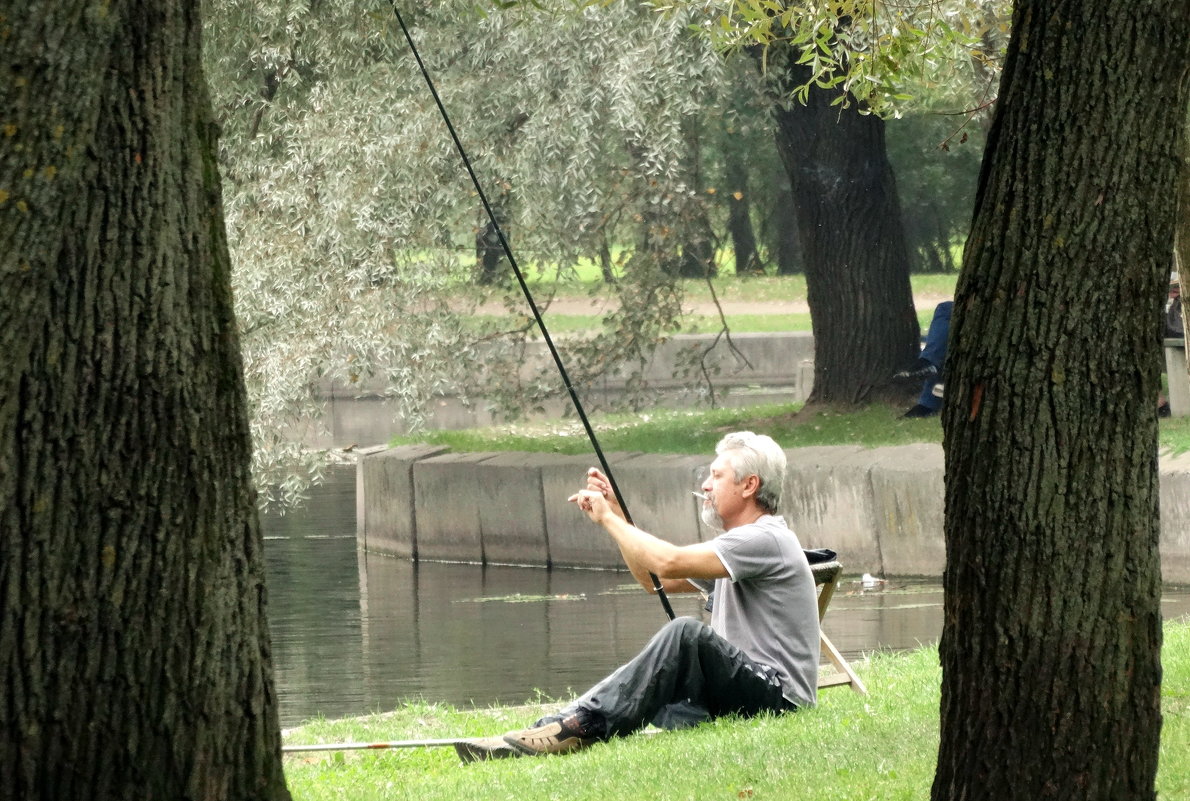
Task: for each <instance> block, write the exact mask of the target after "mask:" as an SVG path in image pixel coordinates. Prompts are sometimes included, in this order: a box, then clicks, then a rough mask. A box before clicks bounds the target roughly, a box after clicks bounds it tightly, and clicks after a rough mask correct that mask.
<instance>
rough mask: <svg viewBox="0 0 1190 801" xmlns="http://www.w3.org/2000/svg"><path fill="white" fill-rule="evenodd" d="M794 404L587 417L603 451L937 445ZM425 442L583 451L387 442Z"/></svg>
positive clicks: (444, 436)
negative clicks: (744, 444)
mask: <svg viewBox="0 0 1190 801" xmlns="http://www.w3.org/2000/svg"><path fill="white" fill-rule="evenodd" d="M801 409H802V406H801V404H797V403H794V404H770V405H761V406H749V407H746V408H738V409H736V408H732V409H677V410H671V409H660V410H652V411H649V412H641V413H630V414H610V415H609V414H600V415H592V416H591V424H592V426H593V427H594V429H595V433H596V435H597V437H598V439H599V444H600V446H601V447H602V448H603V450H605V451H643V452H646V453H693V454H707V453H713V452H714V449H715V443H716V442H718V441H719V439H720V437H722V436H723V434H725V433H727V432H728V431H736V430H741V429H748V430H752V431H757V432H759V433H764V434H768V435H769V436H771V437H772V438H773V439H775V440H776V441H777V442H779V443H781V446H782V447H785V448H804V447H808V446H811V445H859V446H860V447H864V448H878V447H886V446H890V445H908V444H911V443H915V442H938V443H941V442H942V426H941V424H940V421H939V419H938V418H937V417H928V418H925V419H916V420H902V419H900V414H901V412H903V411H904V410H903V409H901V408H899V407H898V408H893V407H890V406H882V405H879V404H873V405H870V406H865V407H861V408H858V409H855V410H848V411H847V412H841V411H833V410H830V409H823V410H819V411H815V412H813V413H799V412H801ZM417 442H426V443H431V444H436V445H447V446H449V447H450V448H452V449H453V450H456V451H530V452H546V453H568V454H582V453H590V452H591V444H590V442H589V441H588V439H587V435H586V432H585V431H584V430H583V427H582V425H580V424H579V423H578V422H577V421H573V420H564V421H548V422H540V423H510V424H507V425H501V426H491V427H487V428H470V429H461V430H455V431H423V432H421V433H419V434H413V435H407V436H400V437H395V438H394V439H393V440H392V441H391V443H390V444H392V445H404V444H410V443H417ZM1159 442H1160V446H1161V449H1162V450H1163V451H1169V452H1171V453H1175V454H1176V453H1184V452H1186V451H1190V417H1177V418H1165V419H1163V420H1161V429H1160V438H1159Z"/></svg>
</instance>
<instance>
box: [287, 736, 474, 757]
mask: <svg viewBox="0 0 1190 801" xmlns="http://www.w3.org/2000/svg"><path fill="white" fill-rule="evenodd" d="M465 742H467V741H466V740H465V739H462V738H444V739H440V740H389V741H387V742H376V743H316V744H314V745H283V746H281V752H282V753H284V754H301V753H306V752H312V751H383V750H387V749H390V748H439V747H442V746H447V745H457V744H458V743H465Z"/></svg>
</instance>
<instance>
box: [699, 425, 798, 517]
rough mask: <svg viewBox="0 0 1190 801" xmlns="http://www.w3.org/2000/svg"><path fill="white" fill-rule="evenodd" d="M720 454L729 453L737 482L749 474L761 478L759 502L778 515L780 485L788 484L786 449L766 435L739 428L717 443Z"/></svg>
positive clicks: (766, 509)
mask: <svg viewBox="0 0 1190 801" xmlns="http://www.w3.org/2000/svg"><path fill="white" fill-rule="evenodd" d="M715 453H716V454H718V455H719V456H723V455H727V456H728V458H729V459H730V460H731V469H732V471H733V472H734V473H735V480H736V482H740V481H743V480H744V479H745V478H747V477H748V476H753V475H754V476H756V477H757V478H759V479H760V489H759V490H758V491H757V493H756V502H757V503H758V504H759V505H760V508H762V509H764V511H766V512H768V513H769V514H771V515H775V514H776V513H777V510H778V509H779V508H780V506H781V487H782V486H783V485H784V484H785V464H786V462H785V451H783V450H781V446H780V445H778V444H777V443H776V442H774V441H773V438H772V437H769V436H766V435H764V434H753V433H752V432H751V431H736V432H733V433H731V434H728V435H727V436H725V437H724V438H723V439H721V440H719V444H718V445H716V446H715Z"/></svg>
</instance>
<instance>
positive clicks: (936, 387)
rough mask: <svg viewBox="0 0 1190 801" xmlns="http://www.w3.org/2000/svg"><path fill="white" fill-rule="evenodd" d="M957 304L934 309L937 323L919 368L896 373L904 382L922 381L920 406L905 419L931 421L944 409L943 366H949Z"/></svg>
mask: <svg viewBox="0 0 1190 801" xmlns="http://www.w3.org/2000/svg"><path fill="white" fill-rule="evenodd" d="M953 308H954V301H951V300H946V301H943V302H942V303H939V304H938V305H937V306H935V307H934V319H932V320H930V327H929V328H928V329H926V340H925V344H924V345H923V346H922V349H921V355H920V356H918V358H917V364H915V365H914V366H913V367H911V368H909V369H908V370H902V371H900V372H899V373H894V374H893V378H894V379H898V380H902V381H909V380H912V381H916V380H921V382H922V387H921V395H919V396H918V398H917V405H915V406H914V407H913V408H911V409H910V410H909V411H907V412H905V414H903V415H901V416H902V417H931V416H933V415H935V414H938V410H939V409H941V408H942V366H943V365H944V364H945V363H946V339H947V336H948V335H949V334H950V312H951V309H953Z"/></svg>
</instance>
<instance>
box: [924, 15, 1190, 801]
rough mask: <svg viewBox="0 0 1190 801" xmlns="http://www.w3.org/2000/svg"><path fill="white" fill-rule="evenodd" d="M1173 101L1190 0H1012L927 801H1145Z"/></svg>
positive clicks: (1152, 764)
mask: <svg viewBox="0 0 1190 801" xmlns="http://www.w3.org/2000/svg"><path fill="white" fill-rule="evenodd" d="M1105 61H1106V62H1110V69H1105V68H1104V64H1105ZM1142 74H1143V75H1144V80H1141V81H1138V80H1137V79H1136V76H1137V75H1142ZM1188 102H1190V7H1188V6H1187V5H1186V4H1185V3H1181V2H1151V1H1150V2H1140V3H1137V2H1117V1H1113V2H1098V3H1058V2H1050V0H1022V1H1021V2H1019V3H1017V5H1016V9H1015V12H1014V16H1013V29H1012V41H1011V43H1010V45H1009V50H1008V60H1007V62H1006V65H1005V70H1004V75H1003V79H1002V81H1001V84H1000V92H999V98H998V100H997V102H996V109H995V118H994V121H993V124H992V129H991V132H990V135H989V143H988V149H987V152H986V154H985V156H984V163H983V171H982V174H981V177H980V182H979V189H978V194H977V200H976V209H975V219H974V224H973V226H972V232H971V236H970V238H969V240H968V244H967V251H966V254H965V257H964V264H963V271H962V274H961V276H960V280H959V285H958V288H957V293H956V295H957V297H956V306H955V313H954V318H953V322H952V327H951V348H950V353H949V357H948V362H947V375H948V378H947V382H946V405H945V408H944V411H943V427H944V432H945V443H944V444H945V450H946V543H947V567H946V574H945V579H944V581H945V591H946V601H945V617H944V621H945V622H944V626H943V633H942V644H941V657H942V666H943V684H942V736H941V750H940V753H939V756H938V770H937V775H936V777H935V781H934V787H933V798H934V799H936V800H937V801H942V799H960V798H961V799H968V800H969V801H976V800H977V799H997V801H1003V800H1004V799H1038V798H1071V799H1075V798H1077V799H1079V801H1087V800H1091V801H1094V800H1096V799H1105V800H1106V799H1121V798H1128V799H1143V798H1153V797H1154V791H1153V781H1154V776H1155V773H1156V768H1157V755H1158V735H1159V731H1160V725H1161V715H1160V692H1159V690H1160V681H1161V667H1160V660H1159V654H1160V646H1161V614H1160V609H1159V604H1160V590H1161V572H1160V566H1159V561H1158V559H1159V557H1158V548H1157V546H1158V537H1159V533H1160V532H1159V516H1158V483H1157V469H1156V468H1157V418H1156V410H1155V405H1156V400H1155V399H1156V397H1157V393H1158V390H1159V387H1160V384H1159V380H1160V373H1161V368H1160V361H1159V360H1160V350H1159V338H1160V331H1161V326H1160V317H1161V310H1162V307H1163V301H1164V298H1165V290H1166V281H1167V278H1168V274H1169V269H1170V257H1171V250H1172V248H1173V241H1174V230H1175V221H1176V219H1177V217H1176V214H1177V203H1176V197H1177V185H1178V170H1179V165H1180V163H1181V158H1184V154H1185V152H1186V151H1185V148H1186V144H1187V143H1186V130H1187V128H1186V113H1187V104H1188Z"/></svg>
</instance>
